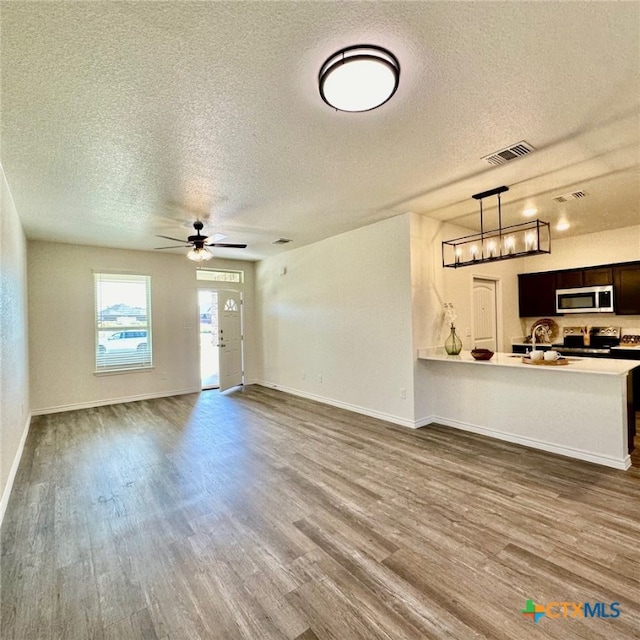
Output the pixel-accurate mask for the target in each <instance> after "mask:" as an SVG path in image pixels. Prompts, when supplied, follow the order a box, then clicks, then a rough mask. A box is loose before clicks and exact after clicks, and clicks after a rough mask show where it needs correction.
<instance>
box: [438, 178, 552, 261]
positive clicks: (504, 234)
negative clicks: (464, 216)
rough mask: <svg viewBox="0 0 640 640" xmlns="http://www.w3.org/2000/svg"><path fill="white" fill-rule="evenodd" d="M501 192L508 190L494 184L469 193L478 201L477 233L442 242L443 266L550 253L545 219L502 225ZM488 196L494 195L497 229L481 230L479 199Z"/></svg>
mask: <svg viewBox="0 0 640 640" xmlns="http://www.w3.org/2000/svg"><path fill="white" fill-rule="evenodd" d="M505 191H509V187H496V188H495V189H491V190H490V191H483V192H482V193H476V194H475V195H473V196H471V197H472V198H474V199H475V200H479V201H480V233H474V234H472V235H470V236H464V237H462V238H456V239H455V240H445V241H443V243H442V266H443V267H451V268H453V269H457V268H458V267H467V266H469V265H472V264H480V263H482V262H496V261H498V260H508V259H509V258H520V257H522V256H530V255H535V254H538V253H551V232H550V229H549V223H548V222H542V221H540V220H530V221H529V222H523V223H522V224H514V225H511V226H509V227H503V226H502V208H501V203H500V194H501V193H504V192H505ZM490 196H497V197H498V228H497V229H494V230H492V231H485V230H484V219H483V212H482V201H483V200H484V199H485V198H488V197H490Z"/></svg>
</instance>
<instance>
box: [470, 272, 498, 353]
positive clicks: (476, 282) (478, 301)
mask: <svg viewBox="0 0 640 640" xmlns="http://www.w3.org/2000/svg"><path fill="white" fill-rule="evenodd" d="M497 311H498V304H497V292H496V282H495V280H485V279H484V278H474V279H473V346H474V347H477V348H478V349H491V351H497V350H498V323H497V318H498V313H497Z"/></svg>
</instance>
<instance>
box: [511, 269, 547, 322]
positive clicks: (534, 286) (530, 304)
mask: <svg viewBox="0 0 640 640" xmlns="http://www.w3.org/2000/svg"><path fill="white" fill-rule="evenodd" d="M518 304H519V310H520V317H521V318H532V317H547V316H555V315H556V277H555V273H554V272H553V271H547V272H545V273H521V274H520V275H519V276H518Z"/></svg>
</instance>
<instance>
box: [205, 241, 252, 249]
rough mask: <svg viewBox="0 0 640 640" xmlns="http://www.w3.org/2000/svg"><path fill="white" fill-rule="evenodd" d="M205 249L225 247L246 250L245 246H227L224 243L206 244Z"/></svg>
mask: <svg viewBox="0 0 640 640" xmlns="http://www.w3.org/2000/svg"><path fill="white" fill-rule="evenodd" d="M204 246H205V247H226V248H227V249H246V248H247V245H246V244H227V243H226V242H206V243H205V245H204Z"/></svg>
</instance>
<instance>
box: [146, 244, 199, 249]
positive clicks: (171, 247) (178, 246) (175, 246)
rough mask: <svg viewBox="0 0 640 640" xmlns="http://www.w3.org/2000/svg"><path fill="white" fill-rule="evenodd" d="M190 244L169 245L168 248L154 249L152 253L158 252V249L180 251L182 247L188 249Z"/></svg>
mask: <svg viewBox="0 0 640 640" xmlns="http://www.w3.org/2000/svg"><path fill="white" fill-rule="evenodd" d="M190 246H191V245H190V244H174V245H171V246H170V247H154V248H153V249H154V251H156V250H158V249H182V248H183V247H190Z"/></svg>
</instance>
